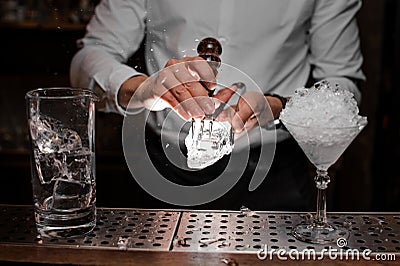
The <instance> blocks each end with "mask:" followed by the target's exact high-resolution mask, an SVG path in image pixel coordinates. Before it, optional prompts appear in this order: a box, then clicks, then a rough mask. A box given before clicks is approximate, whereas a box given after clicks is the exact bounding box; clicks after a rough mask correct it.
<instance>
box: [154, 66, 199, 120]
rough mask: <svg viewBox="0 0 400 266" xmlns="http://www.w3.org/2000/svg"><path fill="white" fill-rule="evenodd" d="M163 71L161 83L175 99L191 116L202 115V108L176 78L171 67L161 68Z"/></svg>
mask: <svg viewBox="0 0 400 266" xmlns="http://www.w3.org/2000/svg"><path fill="white" fill-rule="evenodd" d="M163 72H164V73H165V75H166V78H164V79H163V80H162V81H163V83H162V85H163V86H164V87H165V88H166V89H167V90H168V91H170V92H171V93H172V94H173V96H174V97H175V98H176V99H177V101H178V102H179V103H180V104H181V105H182V106H183V108H184V109H185V111H186V112H187V113H188V114H189V115H190V116H191V117H203V116H204V112H203V110H202V109H201V108H200V106H199V105H198V104H197V103H196V101H195V100H194V99H193V98H192V95H191V94H190V92H189V91H188V90H187V89H186V87H185V86H184V85H183V84H182V83H181V82H180V81H178V80H177V79H176V77H175V75H174V74H173V73H172V72H171V69H168V68H166V69H164V70H163ZM177 84H179V85H177Z"/></svg>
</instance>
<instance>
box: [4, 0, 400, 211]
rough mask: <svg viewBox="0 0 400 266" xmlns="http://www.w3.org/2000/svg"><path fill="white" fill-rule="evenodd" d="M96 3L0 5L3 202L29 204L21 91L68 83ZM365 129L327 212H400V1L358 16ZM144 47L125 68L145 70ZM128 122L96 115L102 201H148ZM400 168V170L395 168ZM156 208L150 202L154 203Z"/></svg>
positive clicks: (338, 175)
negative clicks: (126, 139) (133, 166)
mask: <svg viewBox="0 0 400 266" xmlns="http://www.w3.org/2000/svg"><path fill="white" fill-rule="evenodd" d="M97 3H98V0H96V1H95V0H71V1H61V0H58V1H57V0H25V1H22V0H21V1H17V0H0V36H1V41H0V86H1V88H0V178H1V183H0V204H2V203H3V204H32V202H33V201H32V192H31V184H30V158H29V156H30V151H29V143H28V131H27V122H26V115H25V98H24V96H25V93H26V92H27V91H29V90H32V89H35V88H38V87H52V86H69V65H70V61H71V58H72V56H73V55H74V53H75V52H76V51H77V48H76V40H77V39H79V38H81V37H82V36H83V35H84V34H85V25H86V23H87V22H88V21H89V19H90V17H91V16H92V15H93V11H94V8H95V5H96V4H97ZM358 24H359V28H360V38H361V45H362V52H363V55H364V66H363V69H364V72H365V74H366V76H367V82H366V83H363V84H362V85H361V86H362V87H361V89H362V92H363V100H362V104H361V107H360V110H361V111H360V112H361V114H362V115H366V116H368V120H369V124H368V126H367V127H366V128H365V129H364V130H363V132H362V133H361V134H360V135H359V137H358V138H357V139H356V140H355V141H354V142H353V143H352V144H351V146H350V147H349V148H348V149H347V151H346V152H345V153H344V155H343V156H342V157H341V158H340V160H339V161H338V162H337V163H336V164H335V165H334V167H332V168H331V169H330V174H331V175H332V177H333V182H332V183H331V185H330V187H329V191H328V193H329V199H328V200H329V202H328V210H330V211H352V212H354V211H400V206H399V203H400V170H399V169H397V164H398V163H400V111H399V110H398V108H399V106H400V104H399V103H398V102H397V101H399V96H400V88H399V86H398V85H397V84H399V83H400V71H399V70H400V68H399V65H400V1H398V0H373V1H372V0H369V1H367V0H365V1H363V7H362V9H361V11H360V12H359V14H358ZM143 62H144V59H143V48H142V49H141V50H139V51H138V52H137V53H136V54H135V55H133V56H132V57H131V58H130V59H129V61H128V62H127V64H129V65H131V66H135V67H136V68H138V69H142V70H143V71H145V68H144V67H143ZM121 128H122V117H121V116H119V115H115V114H105V113H97V114H96V160H97V162H96V164H97V205H98V206H101V207H141V206H145V205H146V202H147V201H148V199H149V197H150V196H149V195H147V194H146V193H145V192H144V191H142V190H141V189H140V188H139V187H138V186H137V184H136V183H135V181H134V179H133V178H132V177H131V175H130V173H129V171H128V169H127V167H126V163H125V159H124V157H123V154H122V144H121ZM396 169H397V170H396ZM148 207H152V206H148Z"/></svg>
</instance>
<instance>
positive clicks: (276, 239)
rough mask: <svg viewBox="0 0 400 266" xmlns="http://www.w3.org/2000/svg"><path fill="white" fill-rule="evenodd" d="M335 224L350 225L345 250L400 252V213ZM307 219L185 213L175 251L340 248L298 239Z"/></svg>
mask: <svg viewBox="0 0 400 266" xmlns="http://www.w3.org/2000/svg"><path fill="white" fill-rule="evenodd" d="M328 218H329V219H330V221H331V222H333V223H334V224H340V225H345V226H348V227H349V229H350V232H351V233H350V237H349V239H348V241H347V246H345V247H344V249H358V250H364V249H367V248H368V249H370V250H372V251H374V252H395V253H399V252H400V236H399V233H400V216H393V215H381V216H369V215H348V214H343V215H330V216H328ZM303 220H304V215H302V214H271V213H265V212H264V213H263V212H257V213H254V212H252V213H249V214H245V213H238V212H222V213H220V212H218V213H215V212H212V213H211V212H204V213H202V212H185V213H183V214H182V219H181V224H180V226H179V229H178V232H177V237H176V239H177V241H175V243H174V250H180V251H196V252H199V251H200V252H235V253H236V252H240V253H255V252H257V251H259V249H260V248H264V246H265V245H268V248H269V249H275V250H278V249H285V250H291V249H297V250H299V251H301V250H304V249H313V250H315V252H321V251H322V250H323V249H327V250H328V249H330V248H331V249H332V248H335V249H339V248H338V246H337V245H336V244H333V245H331V246H328V245H312V244H307V243H304V242H301V241H298V240H296V239H295V238H294V237H293V236H292V235H291V231H292V229H293V227H294V226H295V225H297V224H298V223H300V222H302V221H303Z"/></svg>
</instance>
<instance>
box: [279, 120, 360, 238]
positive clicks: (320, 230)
mask: <svg viewBox="0 0 400 266" xmlns="http://www.w3.org/2000/svg"><path fill="white" fill-rule="evenodd" d="M282 123H283V124H284V125H285V127H286V128H287V129H288V130H289V132H290V133H291V134H292V136H293V137H294V139H295V140H296V141H297V143H298V144H299V146H300V147H301V148H302V150H303V151H304V153H305V154H306V156H307V158H308V159H309V160H310V161H311V162H312V163H313V164H314V165H315V167H316V168H317V176H316V177H315V178H314V181H315V184H316V187H317V191H318V194H317V212H316V214H315V216H314V217H312V218H309V219H307V221H306V222H304V223H301V224H299V225H298V226H296V227H295V228H294V229H293V231H292V234H293V236H294V237H295V238H297V239H299V240H301V241H304V242H309V243H316V244H327V243H334V242H336V241H337V239H339V238H345V239H347V238H348V236H349V231H348V230H347V229H346V228H345V227H343V226H340V225H336V224H335V225H332V224H329V223H328V219H327V217H326V189H327V187H328V184H329V182H330V177H329V176H328V172H327V171H328V168H329V167H330V166H331V165H332V164H334V163H335V162H336V161H337V159H338V158H339V157H340V156H341V155H342V153H343V152H344V151H345V150H346V148H347V147H348V146H349V145H350V143H351V142H352V141H353V140H354V138H355V137H356V136H357V135H358V133H360V132H361V130H362V129H363V128H364V127H365V126H366V124H367V120H366V118H362V119H360V121H359V122H358V123H357V125H356V126H352V127H312V126H306V125H300V124H295V123H292V122H288V121H285V120H282Z"/></svg>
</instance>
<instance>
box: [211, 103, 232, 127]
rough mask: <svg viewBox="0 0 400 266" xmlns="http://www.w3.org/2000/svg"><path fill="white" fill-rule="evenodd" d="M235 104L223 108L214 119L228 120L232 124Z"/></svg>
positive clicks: (219, 120)
mask: <svg viewBox="0 0 400 266" xmlns="http://www.w3.org/2000/svg"><path fill="white" fill-rule="evenodd" d="M235 109H236V105H233V106H229V107H228V108H226V109H224V110H223V111H222V112H221V113H220V114H219V115H218V116H217V117H216V118H215V121H218V122H224V121H226V122H229V123H230V124H232V119H233V117H234V115H235Z"/></svg>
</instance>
